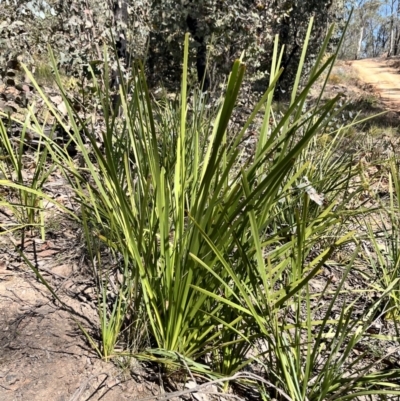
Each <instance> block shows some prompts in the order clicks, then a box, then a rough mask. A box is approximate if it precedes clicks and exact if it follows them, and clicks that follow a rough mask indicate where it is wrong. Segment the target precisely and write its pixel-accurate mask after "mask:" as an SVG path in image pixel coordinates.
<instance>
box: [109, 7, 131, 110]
mask: <svg viewBox="0 0 400 401" xmlns="http://www.w3.org/2000/svg"><path fill="white" fill-rule="evenodd" d="M113 15H114V26H115V28H116V37H115V38H114V39H115V44H114V45H115V49H116V52H117V57H118V59H119V60H120V61H122V62H123V63H124V64H125V67H127V66H129V64H130V62H131V60H130V54H129V51H128V48H127V40H126V37H127V28H128V3H127V0H113ZM119 84H120V77H119V71H118V70H117V69H116V68H113V69H112V72H111V82H110V86H111V89H112V90H113V91H114V92H115V93H114V94H113V95H112V99H111V102H112V106H113V109H114V111H115V110H116V108H117V107H118V104H119V102H120V97H119V93H118V88H119Z"/></svg>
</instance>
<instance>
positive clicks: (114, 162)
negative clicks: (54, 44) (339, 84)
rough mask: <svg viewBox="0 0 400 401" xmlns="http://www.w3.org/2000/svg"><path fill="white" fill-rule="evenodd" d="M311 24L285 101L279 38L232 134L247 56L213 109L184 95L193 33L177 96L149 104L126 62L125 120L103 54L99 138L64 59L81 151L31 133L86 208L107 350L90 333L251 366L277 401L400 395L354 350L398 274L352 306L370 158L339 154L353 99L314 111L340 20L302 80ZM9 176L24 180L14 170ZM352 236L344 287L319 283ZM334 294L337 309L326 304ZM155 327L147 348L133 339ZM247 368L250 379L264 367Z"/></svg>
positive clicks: (225, 366)
mask: <svg viewBox="0 0 400 401" xmlns="http://www.w3.org/2000/svg"><path fill="white" fill-rule="evenodd" d="M311 25H312V24H310V25H309V28H308V29H307V31H306V32H307V33H306V36H305V46H304V48H303V49H302V52H301V55H300V59H299V65H298V70H297V72H296V74H295V77H296V78H295V80H294V85H293V86H294V88H293V91H292V93H291V98H290V102H289V104H288V108H287V110H286V111H285V112H283V113H281V114H275V111H274V109H273V108H272V104H273V102H272V100H273V94H274V91H275V90H276V87H277V82H278V80H279V77H280V76H281V74H282V69H281V68H280V62H281V58H282V51H281V50H280V48H279V46H278V40H277V39H276V41H275V44H274V49H273V55H274V56H273V58H272V63H271V64H272V66H271V69H270V74H269V79H270V82H269V87H268V89H267V90H266V92H265V93H264V94H263V96H262V97H261V99H260V101H259V102H258V104H257V105H256V106H255V108H254V110H253V111H252V113H251V114H250V116H249V117H248V119H247V121H246V122H245V123H244V124H243V126H241V127H240V131H239V132H237V133H235V135H232V132H233V130H232V125H231V122H230V119H231V116H232V112H233V110H234V108H235V105H236V102H237V98H238V95H239V91H240V88H241V84H242V82H243V79H244V74H245V70H246V65H245V64H244V63H243V60H242V59H239V60H236V61H235V63H234V65H233V69H232V71H231V73H230V76H229V80H228V83H227V87H226V91H225V94H224V96H223V97H222V98H221V99H220V101H219V102H217V104H216V105H214V106H211V107H210V106H209V105H208V104H207V103H206V97H205V95H204V94H200V93H198V92H197V91H194V93H193V95H192V96H188V85H187V83H188V63H189V38H188V36H187V35H186V37H185V46H184V60H183V74H182V84H181V93H180V96H178V97H177V99H176V100H175V101H169V100H168V99H167V98H165V99H161V100H159V101H153V100H152V98H151V95H150V92H149V90H148V87H147V82H146V79H145V75H144V68H143V66H142V65H141V64H139V65H138V66H136V68H135V75H134V78H133V79H132V80H130V81H126V80H124V79H122V78H123V71H120V77H121V87H120V96H121V107H122V118H120V117H117V116H116V114H115V113H112V112H110V109H111V107H110V93H109V85H108V82H107V77H108V71H107V63H105V65H106V70H105V71H104V74H103V76H104V77H106V82H101V81H100V80H98V79H97V78H96V76H95V75H94V74H93V76H92V79H93V82H94V88H95V90H96V98H97V101H98V104H100V105H101V110H102V116H103V117H104V121H105V129H104V130H103V131H102V133H101V138H98V137H97V136H96V133H95V132H94V131H93V129H92V127H91V126H90V124H88V123H87V122H84V121H82V120H81V118H80V117H79V114H77V113H76V112H75V111H74V109H73V108H72V106H71V105H70V103H69V102H68V99H67V97H66V94H65V92H64V91H63V90H62V89H63V88H62V81H61V77H60V75H59V74H58V72H57V70H56V69H55V71H56V72H55V78H56V80H57V82H58V84H59V85H60V88H61V90H62V92H63V98H64V101H65V103H66V104H67V108H68V117H69V121H70V122H71V127H72V132H70V140H71V141H72V142H74V143H75V144H76V146H77V149H78V150H79V153H80V155H81V162H80V163H79V164H77V163H76V161H75V160H74V159H73V158H72V157H71V156H70V155H69V154H68V153H67V152H66V151H65V149H64V148H63V147H60V146H59V145H57V144H56V143H55V142H54V141H52V139H51V138H48V137H47V136H45V135H44V133H43V132H42V131H41V129H40V125H39V124H37V125H35V127H34V128H33V129H35V130H36V132H37V133H38V134H39V135H40V136H41V138H42V140H43V142H44V143H45V144H46V149H47V151H48V154H49V155H50V157H51V158H52V161H53V163H54V164H55V165H56V166H57V168H58V169H59V170H60V171H61V172H62V174H63V176H64V178H65V179H66V180H67V182H68V183H69V186H70V188H71V189H72V190H73V191H74V193H75V199H76V200H77V202H78V203H79V205H80V211H79V213H75V214H74V218H75V219H76V220H77V221H79V222H80V223H81V224H82V227H83V230H84V233H85V238H86V247H87V250H88V254H89V257H90V261H91V262H92V267H93V275H94V279H95V282H96V284H97V295H98V313H99V317H100V330H101V345H100V346H97V345H96V343H95V341H94V340H93V339H92V338H91V337H90V336H88V334H87V333H86V332H85V335H86V336H87V337H88V339H89V341H91V343H92V344H93V346H94V347H95V348H96V349H97V351H98V352H99V354H101V355H102V356H103V357H104V358H105V359H109V358H112V357H115V356H117V355H121V353H119V352H117V347H118V345H120V344H121V345H122V344H124V345H125V347H126V351H125V352H123V353H122V355H134V356H136V357H138V358H140V359H144V360H151V361H157V362H159V363H161V364H163V365H164V366H165V367H166V369H168V370H172V369H175V368H177V369H189V370H191V371H194V372H196V373H200V374H203V375H207V376H209V377H214V378H215V377H220V376H223V377H226V376H228V377H229V376H231V375H233V376H231V377H233V378H238V377H239V376H235V375H234V374H235V373H237V372H240V371H241V370H243V369H244V368H245V367H247V366H248V365H249V364H252V366H257V367H258V368H259V372H260V375H262V376H265V378H266V379H265V378H263V377H260V383H262V384H263V385H265V387H264V389H263V394H264V396H265V399H272V398H276V399H279V400H283V399H292V400H296V401H297V400H299V401H300V400H301V401H303V400H304V401H305V400H313V401H314V400H315V401H323V400H345V399H351V398H357V397H361V396H369V395H371V394H375V395H380V394H381V395H383V396H385V394H392V395H398V394H400V391H399V388H398V385H397V384H396V383H395V382H394V381H393V380H395V378H396V377H398V374H399V371H398V369H395V368H390V369H387V370H385V369H383V368H382V369H381V367H380V366H379V365H378V364H377V363H365V360H362V358H361V357H357V356H356V355H354V353H353V351H354V350H355V348H356V347H357V346H358V345H359V344H360V343H361V342H362V341H366V340H369V339H370V338H372V335H370V333H369V332H368V327H369V326H370V325H371V324H372V322H373V321H374V319H375V312H376V311H377V309H378V307H379V306H380V304H382V303H384V302H385V301H386V300H387V299H388V298H390V297H391V296H392V295H393V288H395V286H396V285H397V283H398V280H397V278H396V279H394V280H392V282H390V283H388V285H387V286H386V287H385V288H384V289H383V290H382V291H381V293H380V295H381V298H380V299H379V301H377V302H375V303H374V304H373V305H372V306H371V308H370V309H369V310H368V311H366V314H365V315H362V316H357V315H355V314H354V313H353V312H354V311H353V307H354V304H355V303H356V302H357V298H355V299H353V300H352V301H351V302H350V304H348V303H347V302H346V300H347V299H346V296H347V295H351V294H350V292H349V291H348V290H347V289H345V287H344V283H345V280H346V276H347V274H349V272H350V271H351V269H352V268H353V266H354V260H355V258H356V257H357V255H358V253H359V247H358V245H359V240H358V238H356V236H355V233H354V232H352V231H348V224H346V223H348V220H349V219H352V218H358V217H359V216H360V215H362V214H364V212H365V209H363V208H361V207H360V208H349V207H348V205H349V204H351V203H352V201H353V200H354V198H356V197H357V195H358V194H359V193H360V191H361V190H362V189H363V186H362V183H359V184H357V183H355V184H353V187H352V188H351V189H352V190H351V191H349V186H350V184H351V183H352V178H353V177H354V176H355V175H357V174H358V173H359V170H358V166H357V165H356V164H354V163H353V161H352V159H351V158H350V157H346V156H342V157H338V156H337V154H336V150H337V148H336V147H335V146H336V144H337V143H338V142H340V141H341V139H342V135H343V134H344V132H346V130H345V129H336V128H331V127H335V125H333V124H332V122H334V120H335V116H336V115H337V114H338V113H340V112H341V110H342V108H341V107H337V102H338V100H339V98H340V97H339V96H338V97H336V98H334V99H331V100H328V101H326V102H322V101H321V100H320V99H319V100H317V101H316V102H315V104H314V106H313V107H312V108H311V109H308V110H307V109H306V108H305V104H306V99H307V97H308V94H309V91H310V88H311V87H312V86H313V84H314V83H315V82H316V81H317V80H318V78H319V77H321V76H322V74H323V73H324V72H325V71H329V70H330V68H331V66H332V64H333V63H334V61H335V55H334V56H331V57H329V58H328V59H326V60H324V57H323V56H324V53H325V51H326V49H327V47H328V44H329V40H330V36H331V35H332V33H333V28H331V29H330V30H329V33H328V36H327V38H326V40H325V41H324V42H323V44H322V49H321V52H320V53H319V54H318V55H317V57H316V60H315V65H314V66H313V68H312V69H311V73H310V75H309V78H308V81H307V82H306V85H305V86H304V88H300V78H301V76H302V71H303V67H304V64H305V63H306V54H307V44H308V42H309V40H310V37H311ZM105 53H106V51H105ZM52 58H53V65H54V67H55V63H56V62H55V60H54V57H53V56H52ZM105 59H107V56H106V55H105ZM27 74H28V75H29V76H30V77H31V79H33V77H32V75H31V74H29V73H28V72H27ZM35 86H36V89H37V90H38V91H39V93H40V94H41V96H42V98H43V100H44V102H45V103H46V105H47V107H48V108H49V111H50V112H51V114H53V115H54V116H55V117H56V119H57V120H58V123H59V124H60V125H62V126H64V127H65V123H64V121H63V119H62V117H61V116H60V115H59V113H58V112H57V111H56V110H55V108H54V107H53V106H52V104H51V102H50V101H49V100H48V99H47V98H46V96H45V95H44V93H43V92H42V91H41V90H40V87H39V86H38V85H37V84H36V83H35ZM128 89H129V90H128ZM321 95H322V94H321ZM256 117H261V119H262V122H261V124H259V125H260V127H259V135H258V137H257V142H256V144H255V148H254V152H252V154H251V155H250V156H247V157H243V155H242V150H241V143H242V142H243V141H244V140H245V139H246V134H247V132H248V129H249V127H250V126H251V125H252V124H253V123H254V122H255V119H256ZM78 127H83V135H84V136H85V138H87V139H88V140H89V142H90V150H89V147H88V146H86V144H85V143H84V141H83V138H82V134H81V133H80V130H79V128H78ZM65 128H67V127H65ZM66 131H67V130H66ZM67 132H68V131H67ZM320 135H330V136H331V140H330V142H329V145H328V146H327V145H326V146H324V147H323V148H322V147H321V146H320V145H319V143H320V142H319V140H318V139H319V136H320ZM396 179H397V178H396ZM0 184H1V185H4V186H7V187H12V188H15V187H18V188H22V185H21V184H15V183H13V182H12V180H10V179H3V180H0ZM24 190H26V191H27V192H28V193H34V194H38V193H39V192H38V191H37V190H33V189H31V188H24ZM396 190H397V189H396ZM42 196H43V197H45V195H44V194H43V195H42ZM69 213H73V212H71V211H70V212H69ZM352 244H356V247H355V249H354V252H352V253H351V255H350V256H349V257H348V258H347V260H346V262H345V266H344V267H343V271H344V273H343V277H342V280H341V281H340V283H339V285H338V286H337V287H336V288H334V289H333V290H331V289H330V288H328V287H329V283H327V284H326V287H325V288H323V289H322V290H318V291H316V292H315V291H312V281H313V280H314V279H315V278H316V277H317V275H318V274H319V273H320V272H321V270H323V269H324V268H325V266H326V263H328V261H329V259H330V258H331V256H332V254H333V252H335V251H336V250H338V249H340V248H341V247H342V246H343V245H352ZM104 248H107V249H108V250H110V251H111V252H113V254H114V256H115V259H116V260H118V261H119V263H118V264H117V265H116V266H115V267H114V268H113V269H110V268H109V266H108V265H107V264H106V263H105V262H104V261H103V259H102V250H104ZM31 267H32V266H31ZM32 268H33V269H34V270H35V267H34V266H33V267H32ZM35 272H36V273H37V274H38V277H40V279H41V280H43V278H42V277H41V276H39V272H38V271H37V269H36V270H35ZM343 296H344V298H343ZM341 297H342V298H341ZM323 298H324V299H327V300H328V301H327V306H326V308H325V310H321V308H320V306H319V303H318V302H317V301H316V300H318V299H323ZM333 312H335V314H334V315H332V313H333ZM146 324H147V326H146V329H143V326H144V325H146ZM146 330H148V331H149V333H150V343H149V344H148V346H147V347H146V346H144V345H143V342H142V341H140V340H139V341H138V334H137V333H142V332H143V331H146ZM381 337H382V336H376V337H375V338H376V339H378V340H379V339H381ZM133 343H134V344H135V348H134V347H133V346H132V344H133ZM248 377H250V378H251V385H254V380H255V381H257V378H254V376H248ZM247 384H249V383H248V382H247Z"/></svg>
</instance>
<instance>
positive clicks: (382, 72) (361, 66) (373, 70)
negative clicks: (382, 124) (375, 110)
mask: <svg viewBox="0 0 400 401" xmlns="http://www.w3.org/2000/svg"><path fill="white" fill-rule="evenodd" d="M389 60H390V59H385V58H374V59H364V60H356V61H353V62H352V67H353V68H354V70H355V71H356V72H357V74H358V75H359V78H360V79H361V80H362V81H364V82H365V83H368V84H371V85H372V86H373V87H374V88H375V90H376V93H377V95H379V96H380V97H381V100H382V102H383V103H384V104H385V106H386V107H387V108H388V109H389V110H392V111H400V72H399V71H397V70H396V69H395V68H392V67H390V65H389Z"/></svg>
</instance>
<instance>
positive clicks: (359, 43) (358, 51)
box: [355, 26, 364, 60]
mask: <svg viewBox="0 0 400 401" xmlns="http://www.w3.org/2000/svg"><path fill="white" fill-rule="evenodd" d="M363 38H364V27H363V26H362V27H361V30H360V38H359V40H358V46H357V53H356V57H355V59H356V60H357V59H358V58H360V53H361V46H362V41H363Z"/></svg>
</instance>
